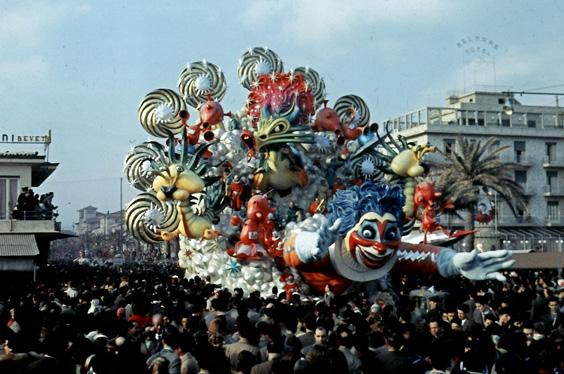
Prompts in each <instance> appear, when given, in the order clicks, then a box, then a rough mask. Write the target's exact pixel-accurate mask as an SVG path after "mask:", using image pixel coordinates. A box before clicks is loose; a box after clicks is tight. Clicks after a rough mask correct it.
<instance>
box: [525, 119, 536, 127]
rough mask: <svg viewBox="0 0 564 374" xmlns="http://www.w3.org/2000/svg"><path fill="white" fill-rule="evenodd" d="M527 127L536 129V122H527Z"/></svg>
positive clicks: (532, 120)
mask: <svg viewBox="0 0 564 374" xmlns="http://www.w3.org/2000/svg"><path fill="white" fill-rule="evenodd" d="M527 127H537V121H535V120H534V119H530V120H528V121H527Z"/></svg>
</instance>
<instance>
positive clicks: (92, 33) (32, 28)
mask: <svg viewBox="0 0 564 374" xmlns="http://www.w3.org/2000/svg"><path fill="white" fill-rule="evenodd" d="M563 15H564V2H562V1H557V0H555V1H504V0H500V1H495V2H492V1H476V0H473V1H464V2H463V1H446V0H443V1H434V0H429V1H415V0H403V1H383V0H380V1H376V0H374V1H371V0H356V1H355V0H348V1H339V0H312V1H306V0H301V1H298V0H264V1H215V2H213V1H207V2H204V1H188V0H186V1H164V0H162V1H145V0H138V1H129V2H126V1H118V0H111V1H103V0H97V1H80V0H61V1H40V0H37V1H3V0H0V88H1V89H0V113H1V114H2V115H1V117H0V132H1V133H18V134H20V133H21V134H23V133H26V134H27V133H29V134H33V135H44V134H46V133H47V131H48V130H49V129H51V130H52V131H53V144H52V145H51V148H50V160H51V161H52V162H59V163H60V166H59V168H58V169H57V171H56V172H55V173H54V174H53V175H52V176H51V177H50V178H49V179H48V180H47V181H46V182H45V183H44V184H43V185H42V186H41V187H40V188H39V189H38V191H40V192H47V191H54V192H55V201H56V204H58V205H59V207H60V211H61V218H62V221H63V226H64V227H70V226H71V225H72V222H75V221H77V218H78V214H77V213H76V211H77V210H78V209H80V208H82V207H84V206H86V205H94V206H96V207H98V208H99V210H100V211H106V210H110V211H115V210H118V209H119V178H120V177H121V176H122V174H121V169H122V161H123V158H124V156H125V154H126V152H127V151H128V150H129V148H130V145H135V144H137V143H140V142H142V141H145V140H147V138H148V134H146V133H145V132H144V130H143V129H142V127H141V126H140V125H139V124H138V123H137V120H136V119H137V106H138V103H139V101H140V100H141V98H142V97H143V96H144V95H145V94H146V93H148V92H149V91H151V90H153V89H156V88H172V89H176V83H177V79H178V76H179V74H180V72H181V70H182V69H183V67H184V66H185V65H186V63H189V62H193V61H197V60H201V59H203V58H205V59H207V60H208V61H211V62H213V63H215V64H217V65H219V66H221V67H222V69H223V71H224V72H225V74H226V78H227V83H228V92H227V95H226V98H225V99H224V100H223V102H222V105H223V107H224V108H225V109H226V110H238V109H240V108H241V106H242V105H243V102H244V98H245V96H246V91H245V89H244V88H242V87H241V86H240V85H239V84H238V80H237V77H236V67H237V61H238V59H239V57H240V56H241V55H242V54H243V52H244V51H245V50H246V49H248V48H249V47H254V46H268V47H269V48H271V49H273V50H274V51H275V52H276V53H278V55H279V56H280V57H281V58H282V60H283V61H284V66H285V68H286V69H287V70H289V69H291V68H294V67H297V66H310V67H312V68H314V69H315V70H317V71H318V72H319V73H320V74H321V75H322V76H323V77H324V78H325V82H326V85H327V93H328V98H329V99H330V100H333V101H334V100H336V99H337V98H338V97H340V96H342V95H345V94H351V93H354V94H357V95H359V96H362V97H363V98H364V99H365V100H366V102H367V103H368V105H369V107H370V110H371V113H372V120H373V121H378V122H380V121H381V120H383V119H385V118H388V117H389V116H394V115H399V114H401V113H403V112H406V111H409V110H413V109H417V108H419V107H423V106H427V105H429V106H433V105H435V106H436V105H442V104H443V103H444V98H445V97H446V95H447V93H449V92H451V91H453V90H457V91H461V90H463V89H464V88H466V89H471V88H472V86H473V84H478V85H481V86H482V87H483V88H484V87H490V89H493V84H494V74H493V70H494V69H493V57H495V72H496V74H495V83H496V84H497V86H498V88H499V89H504V90H505V89H512V90H527V89H534V88H539V87H545V86H553V85H562V86H560V87H554V88H552V89H551V90H552V91H558V92H564V69H562V61H564V48H563V46H564V26H563V23H562V17H563ZM475 36H480V37H481V38H482V37H483V38H484V39H485V42H483V41H482V40H480V41H479V42H477V43H475V42H470V41H469V39H470V38H474V37H475ZM463 39H464V40H466V41H467V44H465V45H464V46H462V47H458V46H457V43H462V40H463ZM490 40H491V41H492V42H493V43H494V44H492V43H489V41H490ZM495 45H497V46H498V47H497V49H494V46H495ZM472 46H473V47H478V46H479V47H480V48H482V49H481V50H480V51H481V52H482V53H481V54H476V53H472V52H470V51H468V52H465V50H466V49H469V48H470V47H472ZM484 49H485V51H484ZM484 52H485V53H489V54H490V56H487V55H486V57H484V58H483V59H482V63H477V62H476V59H477V58H478V57H480V56H484ZM563 100H564V99H563ZM523 101H525V102H536V103H542V104H549V103H550V102H551V101H553V99H552V98H551V97H531V98H530V99H529V98H527V99H526V100H523ZM330 103H331V102H330ZM135 194H136V192H135V191H134V190H133V189H131V188H130V187H129V186H128V185H127V183H126V182H125V180H124V200H125V202H127V201H128V200H129V199H131V198H132V197H133V196H135Z"/></svg>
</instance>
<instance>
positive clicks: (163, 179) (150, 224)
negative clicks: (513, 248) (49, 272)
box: [124, 48, 512, 295]
mask: <svg viewBox="0 0 564 374" xmlns="http://www.w3.org/2000/svg"><path fill="white" fill-rule="evenodd" d="M237 72H238V76H239V79H240V83H241V85H242V86H243V87H245V88H246V89H247V90H248V95H247V98H246V101H245V103H244V105H243V108H242V109H241V110H238V111H235V110H234V111H229V112H228V111H226V110H225V109H224V108H223V107H222V105H221V101H222V99H223V98H224V96H225V93H226V89H227V84H226V81H225V76H224V74H223V72H222V71H221V69H220V68H219V67H218V66H216V65H215V64H213V63H211V62H207V61H197V62H193V63H190V64H188V65H187V66H186V68H184V70H182V72H181V73H180V78H179V81H178V89H177V90H172V89H167V88H163V89H156V90H153V91H151V92H150V93H148V94H147V95H146V96H145V97H144V98H143V99H142V101H141V103H140V105H139V110H138V119H139V123H140V124H141V126H142V127H143V128H144V129H145V131H146V132H147V133H148V134H149V135H151V136H152V137H154V138H156V139H157V140H150V141H147V142H144V143H142V144H139V145H137V146H135V147H133V148H132V149H131V150H130V152H129V153H128V154H127V156H126V158H125V162H124V165H125V166H124V173H125V174H126V176H127V179H128V181H129V183H130V184H131V185H132V186H133V187H135V188H136V189H138V190H140V191H141V192H140V193H139V195H138V196H137V197H136V198H134V199H133V200H132V201H131V202H130V203H129V205H128V207H127V210H126V223H127V227H128V229H129V231H130V232H131V233H132V234H133V235H134V236H135V237H136V238H138V239H139V240H142V241H144V242H147V243H153V244H156V243H160V242H163V241H172V240H178V241H179V246H180V250H179V254H178V261H179V265H180V266H181V267H182V268H184V269H185V271H186V276H187V277H192V276H196V275H198V276H200V277H203V278H207V279H209V280H210V281H211V282H214V283H218V284H222V285H223V286H225V287H229V288H237V287H240V288H242V289H243V290H244V291H246V292H251V291H260V292H262V293H265V294H266V293H269V292H270V291H271V289H272V287H273V286H277V287H278V288H279V289H283V290H286V291H287V292H288V294H289V295H290V294H291V293H292V292H299V293H301V294H310V295H311V294H319V293H322V292H323V290H324V288H325V287H326V285H327V284H330V285H331V286H333V288H334V290H335V292H337V293H343V292H347V290H349V289H351V287H355V285H362V284H363V283H366V282H371V281H374V280H378V279H381V278H382V277H384V276H385V275H386V274H388V272H389V271H391V270H392V269H394V270H398V271H425V272H439V273H440V274H441V275H442V276H444V277H453V276H455V275H459V274H461V275H463V276H466V277H468V278H471V279H477V280H481V279H499V280H503V279H504V277H503V275H502V274H501V273H500V272H499V270H500V269H503V268H507V267H509V266H511V264H512V260H511V258H510V256H511V254H510V252H508V251H490V252H484V253H477V252H476V251H473V252H467V253H457V252H456V251H454V250H453V249H450V248H446V247H442V246H437V245H433V243H428V242H427V235H426V234H428V233H432V232H434V231H437V230H439V231H442V232H444V233H445V234H446V235H447V236H456V235H455V234H453V233H450V232H448V230H447V229H446V228H445V227H443V226H441V225H440V224H438V223H437V220H436V214H438V212H440V210H441V209H442V208H444V207H441V208H438V206H437V205H438V200H439V199H438V198H439V197H440V194H441V193H440V191H436V189H435V187H434V186H433V184H432V183H430V182H429V181H428V180H425V179H424V178H423V177H424V176H425V175H426V173H427V171H428V166H427V165H426V163H425V161H424V159H425V155H426V154H429V153H433V152H435V151H436V149H435V147H433V146H432V145H429V144H425V145H416V144H410V143H408V142H407V141H406V140H405V139H404V138H402V137H401V136H394V134H393V132H392V131H391V130H390V128H389V126H387V125H385V126H382V127H381V126H378V124H376V123H374V122H371V121H370V113H369V109H368V106H367V104H366V103H365V101H364V100H363V99H362V98H361V97H359V96H356V95H344V96H341V97H339V98H337V99H336V100H334V101H333V102H332V103H331V101H332V98H328V97H327V95H326V90H325V83H324V80H323V79H322V78H321V76H320V75H319V74H318V72H317V71H315V70H314V69H311V68H308V67H297V68H294V69H290V70H285V69H284V65H283V62H282V60H281V59H280V58H279V57H278V55H277V54H276V53H274V52H273V51H272V50H270V49H267V48H252V49H249V50H248V51H246V52H245V53H244V54H243V55H242V56H241V58H240V60H239V66H238V69H237ZM418 221H420V222H421V224H420V225H418V224H417V222H418ZM419 227H420V228H419ZM419 229H421V230H423V231H424V232H425V236H424V238H423V239H422V240H421V241H416V242H413V241H411V242H408V241H407V240H405V238H406V236H407V235H408V234H409V233H410V232H412V231H413V230H419Z"/></svg>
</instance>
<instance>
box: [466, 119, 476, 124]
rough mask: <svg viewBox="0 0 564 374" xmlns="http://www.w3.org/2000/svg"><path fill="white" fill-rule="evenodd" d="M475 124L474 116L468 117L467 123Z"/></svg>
mask: <svg viewBox="0 0 564 374" xmlns="http://www.w3.org/2000/svg"><path fill="white" fill-rule="evenodd" d="M475 124H476V119H475V118H468V125H469V126H474V125H475Z"/></svg>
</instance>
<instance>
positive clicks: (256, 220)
mask: <svg viewBox="0 0 564 374" xmlns="http://www.w3.org/2000/svg"><path fill="white" fill-rule="evenodd" d="M271 212H272V211H271V209H270V205H269V203H268V198H267V197H266V195H255V196H253V197H251V199H250V200H249V201H248V202H247V220H246V221H245V223H244V224H243V229H242V230H241V235H240V236H239V242H238V243H237V244H236V245H235V249H234V251H232V253H230V254H231V255H232V256H234V257H237V259H239V260H241V261H245V260H259V259H261V258H262V257H264V256H265V255H268V252H267V249H269V248H270V246H271V245H272V244H273V240H272V231H271V227H272V222H271V221H270V220H269V214H270V213H271Z"/></svg>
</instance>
